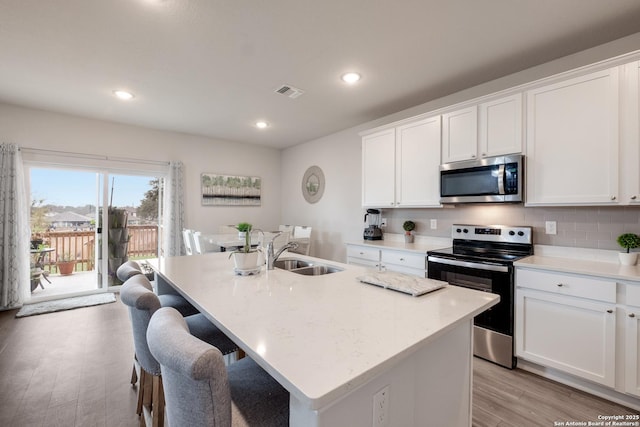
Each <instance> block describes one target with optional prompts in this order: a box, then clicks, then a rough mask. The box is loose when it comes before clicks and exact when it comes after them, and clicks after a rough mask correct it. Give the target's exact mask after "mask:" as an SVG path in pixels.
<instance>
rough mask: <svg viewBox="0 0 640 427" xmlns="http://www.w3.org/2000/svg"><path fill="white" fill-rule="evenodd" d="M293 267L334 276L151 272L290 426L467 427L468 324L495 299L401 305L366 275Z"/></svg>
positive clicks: (453, 291)
mask: <svg viewBox="0 0 640 427" xmlns="http://www.w3.org/2000/svg"><path fill="white" fill-rule="evenodd" d="M286 256H287V255H286V254H285V255H283V256H281V258H284V257H286ZM293 256H294V257H295V258H299V259H305V260H310V261H315V262H320V263H323V264H329V265H332V266H335V267H338V268H340V269H342V271H339V272H335V273H331V274H326V275H321V276H303V275H300V274H296V273H294V272H290V271H285V270H279V269H275V270H270V271H267V270H265V269H264V268H263V270H262V271H261V272H260V273H259V274H257V275H252V276H238V275H235V274H234V272H233V261H232V260H230V259H228V255H226V254H224V253H212V254H206V255H194V256H186V257H172V258H165V259H161V260H159V261H157V262H151V263H150V264H151V265H152V267H153V268H154V269H155V270H156V272H157V275H156V277H157V280H156V287H157V291H158V293H167V292H169V293H170V292H178V293H180V294H181V295H183V296H184V297H186V298H187V299H188V300H189V301H190V302H191V303H192V304H194V305H195V306H196V307H197V308H198V309H199V310H200V311H201V312H202V313H204V314H205V316H207V317H208V318H209V319H210V320H211V321H212V322H213V323H214V324H216V325H217V326H218V327H219V328H220V329H222V330H223V331H224V332H225V333H226V334H227V335H228V336H229V337H230V338H231V339H233V340H234V341H235V342H236V343H237V344H238V345H239V346H240V347H241V348H242V349H243V350H244V351H245V352H246V354H247V355H248V356H249V357H251V358H252V359H254V360H255V361H256V362H257V363H258V364H259V365H260V366H262V367H263V368H264V369H265V370H266V371H267V372H268V373H269V374H271V375H272V376H273V377H274V378H275V379H276V380H277V381H278V382H279V383H280V384H282V385H283V386H284V387H285V388H286V389H287V390H288V391H289V392H290V396H291V397H290V414H291V417H290V425H292V426H304V427H314V426H363V427H370V426H372V425H374V422H373V418H374V415H375V416H376V417H381V422H380V423H378V424H375V425H381V426H428V425H433V426H442V425H447V426H469V425H471V379H472V372H473V371H472V363H473V351H472V348H471V345H472V344H471V343H472V333H473V332H472V331H473V328H472V322H473V317H474V316H475V315H477V314H478V313H481V312H482V311H484V310H486V309H487V308H489V307H491V306H493V305H494V304H496V303H497V302H498V296H497V295H494V294H490V293H484V292H478V291H473V290H469V289H465V288H460V287H455V286H446V287H445V288H443V289H440V290H437V291H435V292H432V293H429V294H426V295H423V296H421V297H411V296H409V295H406V294H403V293H399V292H394V291H391V290H387V289H383V288H378V287H375V286H371V285H367V284H363V283H361V282H359V281H358V280H357V279H356V277H358V276H360V275H363V274H365V273H366V272H367V271H368V270H367V269H365V268H364V267H360V266H353V265H346V264H340V263H335V262H330V261H325V260H319V259H315V258H312V257H306V256H302V255H298V254H295V255H293ZM383 390H385V391H386V393H384V398H382V399H381V400H382V402H381V405H378V406H380V407H381V409H380V410H378V411H376V412H375V414H374V395H375V396H377V397H376V399H378V400H380V396H381V394H380V393H379V392H381V391H383Z"/></svg>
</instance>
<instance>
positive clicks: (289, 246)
mask: <svg viewBox="0 0 640 427" xmlns="http://www.w3.org/2000/svg"><path fill="white" fill-rule="evenodd" d="M280 234H281V233H278V234H276V235H275V236H273V238H272V239H271V240H270V241H269V243H267V270H273V268H274V267H273V264H274V263H275V262H276V260H277V259H278V257H279V256H280V255H281V254H282V252H284V251H286V250H287V249H296V248H297V247H298V242H289V243H287V244H286V245H284V246H283V247H281V248H280V249H278V251H277V252H276V253H275V254H274V253H273V241H274V240H276V238H277V237H278V236H279V235H280Z"/></svg>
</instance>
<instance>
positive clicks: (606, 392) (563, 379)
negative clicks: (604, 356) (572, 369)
mask: <svg viewBox="0 0 640 427" xmlns="http://www.w3.org/2000/svg"><path fill="white" fill-rule="evenodd" d="M518 368H520V369H522V370H524V371H527V372H531V373H533V374H536V375H539V376H541V377H544V378H547V379H550V380H553V381H556V382H559V383H561V384H565V385H568V386H569V387H573V388H575V389H578V390H581V391H584V392H585V393H589V394H593V395H595V396H598V397H601V398H603V399H606V400H610V401H612V402H615V403H617V404H619V405H623V406H626V407H628V408H631V409H634V410H636V411H640V398H637V397H633V396H631V395H629V394H625V393H620V392H618V391H616V390H613V389H611V388H608V387H605V386H602V385H600V384H596V383H594V382H591V381H587V380H583V379H582V378H578V377H576V376H573V375H571V374H567V373H565V372H562V371H559V370H557V369H554V368H548V367H545V366H541V365H538V364H537V363H533V362H529V361H527V360H524V359H521V358H518Z"/></svg>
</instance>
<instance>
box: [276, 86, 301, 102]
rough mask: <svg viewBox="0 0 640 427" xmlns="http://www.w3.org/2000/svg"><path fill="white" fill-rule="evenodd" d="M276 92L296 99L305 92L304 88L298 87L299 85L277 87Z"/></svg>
mask: <svg viewBox="0 0 640 427" xmlns="http://www.w3.org/2000/svg"><path fill="white" fill-rule="evenodd" d="M274 92H275V93H279V94H281V95H285V96H288V97H289V98H291V99H296V98H297V97H299V96H300V95H302V94H303V93H304V91H303V90H302V89H298V88H297V87H293V86H291V85H282V86H280V87H279V88H277V89H276V90H275V91H274Z"/></svg>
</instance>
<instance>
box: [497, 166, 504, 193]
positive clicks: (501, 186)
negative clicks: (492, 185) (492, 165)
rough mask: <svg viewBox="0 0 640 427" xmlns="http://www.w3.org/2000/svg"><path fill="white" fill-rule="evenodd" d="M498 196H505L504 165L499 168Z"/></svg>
mask: <svg viewBox="0 0 640 427" xmlns="http://www.w3.org/2000/svg"><path fill="white" fill-rule="evenodd" d="M498 194H505V192H504V164H502V165H500V167H499V168H498Z"/></svg>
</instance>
